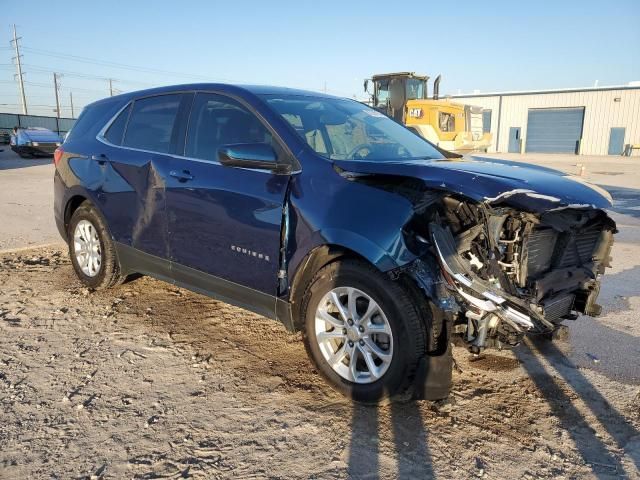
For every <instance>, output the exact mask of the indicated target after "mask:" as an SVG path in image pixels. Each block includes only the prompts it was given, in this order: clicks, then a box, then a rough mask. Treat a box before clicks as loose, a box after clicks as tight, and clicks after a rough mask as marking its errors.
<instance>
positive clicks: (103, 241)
mask: <svg viewBox="0 0 640 480" xmlns="http://www.w3.org/2000/svg"><path fill="white" fill-rule="evenodd" d="M67 238H68V241H69V258H70V259H71V263H72V265H73V269H74V270H75V272H76V275H77V276H78V278H79V279H80V280H81V281H82V283H84V284H85V285H86V286H88V287H91V288H95V289H101V288H108V287H111V286H114V285H117V284H119V283H122V281H123V280H124V278H125V277H124V276H123V275H122V274H121V273H120V272H121V268H120V263H119V261H118V257H117V255H116V251H115V248H114V245H113V241H112V240H111V236H110V235H109V233H108V231H107V228H106V225H105V223H104V221H103V220H102V217H101V216H100V214H99V213H98V212H97V211H96V209H95V208H94V207H93V206H92V205H91V204H90V203H89V202H84V203H82V204H81V205H80V206H79V207H78V208H77V209H76V211H75V212H73V215H72V216H71V221H70V222H69V230H68V232H67Z"/></svg>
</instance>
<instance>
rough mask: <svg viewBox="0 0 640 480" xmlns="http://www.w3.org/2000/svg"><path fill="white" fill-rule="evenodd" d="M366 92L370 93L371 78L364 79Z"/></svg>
mask: <svg viewBox="0 0 640 480" xmlns="http://www.w3.org/2000/svg"><path fill="white" fill-rule="evenodd" d="M364 93H369V79H366V80H365V81H364Z"/></svg>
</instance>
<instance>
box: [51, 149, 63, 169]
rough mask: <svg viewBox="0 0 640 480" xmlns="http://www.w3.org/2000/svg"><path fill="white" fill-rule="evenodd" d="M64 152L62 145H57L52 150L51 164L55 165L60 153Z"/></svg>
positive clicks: (60, 156) (60, 155)
mask: <svg viewBox="0 0 640 480" xmlns="http://www.w3.org/2000/svg"><path fill="white" fill-rule="evenodd" d="M63 154H64V150H63V148H62V147H58V148H56V151H55V152H53V164H54V165H55V166H56V167H57V166H58V162H59V161H60V159H61V158H62V155H63Z"/></svg>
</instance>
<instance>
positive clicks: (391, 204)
mask: <svg viewBox="0 0 640 480" xmlns="http://www.w3.org/2000/svg"><path fill="white" fill-rule="evenodd" d="M54 163H55V167H56V168H55V219H56V223H57V226H58V229H59V231H60V233H61V235H62V236H63V238H64V239H65V240H66V241H67V243H68V245H69V253H70V258H71V262H72V264H73V268H74V270H75V272H76V274H77V275H78V277H79V278H80V280H81V281H82V282H83V283H84V284H85V285H87V286H88V287H90V288H93V289H100V288H106V287H111V286H114V285H117V284H119V283H120V282H122V281H124V280H125V279H126V278H127V276H130V275H132V274H145V275H151V276H154V277H156V278H159V279H162V280H165V281H167V282H170V283H172V284H175V285H178V286H181V287H185V288H188V289H191V290H193V291H195V292H198V293H202V294H205V295H210V296H212V297H214V298H217V299H220V300H222V301H224V302H228V303H230V304H233V305H237V306H240V307H242V308H245V309H248V310H251V311H254V312H257V313H259V314H261V315H264V316H266V317H270V318H273V319H277V320H279V321H281V322H282V323H283V324H284V325H285V327H286V328H287V329H288V330H290V331H301V332H302V337H303V339H304V342H305V346H306V348H307V351H308V354H309V356H310V358H311V360H312V361H313V363H314V364H315V366H316V367H317V369H318V370H319V371H320V372H321V373H322V375H323V376H324V377H325V378H326V379H327V381H328V382H329V383H330V384H331V385H332V386H333V387H334V388H336V389H338V390H339V391H341V392H343V393H344V394H345V395H348V396H350V397H351V398H353V399H355V400H357V401H363V402H377V401H380V400H382V399H384V398H411V397H413V398H427V399H441V398H444V397H446V396H447V395H448V392H449V388H450V383H451V366H452V356H451V337H452V335H457V336H460V337H461V341H462V342H464V343H466V346H467V348H468V349H469V350H470V351H471V352H473V353H479V352H481V351H482V350H484V349H486V348H491V347H496V348H502V347H509V346H514V345H517V344H518V343H519V342H520V341H521V340H522V338H523V336H525V335H528V334H535V335H547V336H548V335H550V334H552V333H553V331H554V330H555V329H557V328H558V327H559V325H560V323H561V322H562V321H563V320H564V319H575V318H577V317H578V316H579V315H580V314H586V315H598V314H599V313H600V306H599V305H598V304H597V303H596V297H597V295H598V291H599V288H600V278H601V274H602V273H603V272H604V269H605V267H607V266H609V261H610V257H609V254H610V250H611V245H612V243H613V234H614V233H615V232H616V226H615V223H614V222H613V221H612V220H611V219H610V218H609V217H608V216H607V213H606V212H605V210H604V209H605V208H607V207H609V206H610V205H611V197H610V196H609V195H608V193H607V192H605V191H604V190H602V189H600V188H598V187H595V186H591V185H589V184H587V183H585V182H584V181H582V180H581V179H578V178H575V177H572V176H569V175H566V174H564V173H561V172H558V171H555V170H551V169H548V168H543V167H539V166H533V165H526V164H523V163H515V162H508V161H504V160H495V159H487V158H475V157H469V156H465V157H461V156H460V155H454V154H451V153H449V152H446V151H443V150H441V149H439V148H438V147H437V146H435V145H432V144H430V143H429V142H427V141H425V140H424V139H422V138H420V137H419V136H417V135H416V134H414V133H412V132H411V131H410V130H407V129H406V128H405V127H404V126H402V125H401V124H399V123H396V122H395V121H394V120H392V119H390V118H388V117H387V116H385V115H384V114H382V113H380V112H379V111H377V110H375V109H372V108H370V107H368V106H366V105H364V104H362V103H359V102H356V101H354V100H349V99H343V98H336V97H332V96H328V95H322V94H318V93H313V92H306V91H299V90H293V89H286V88H272V87H261V86H234V85H223V84H196V85H181V86H174V87H162V88H157V89H152V90H146V91H141V92H134V93H127V94H124V95H119V96H116V97H111V98H107V99H104V100H100V101H98V102H95V103H93V104H91V105H89V106H87V107H86V108H85V109H84V111H83V112H82V114H81V116H80V118H79V119H78V121H77V123H76V125H75V126H74V127H73V129H72V130H71V132H70V133H69V135H68V137H67V138H66V140H65V142H64V144H63V145H62V146H61V147H60V148H59V149H58V150H57V151H56V153H55V156H54ZM176 321H180V320H179V319H176ZM184 321H187V319H184Z"/></svg>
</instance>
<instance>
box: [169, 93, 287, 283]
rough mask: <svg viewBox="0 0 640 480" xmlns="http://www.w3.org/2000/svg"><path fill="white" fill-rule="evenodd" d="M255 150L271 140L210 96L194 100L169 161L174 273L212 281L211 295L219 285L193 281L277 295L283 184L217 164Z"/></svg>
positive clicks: (244, 114)
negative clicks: (177, 151) (250, 146)
mask: <svg viewBox="0 0 640 480" xmlns="http://www.w3.org/2000/svg"><path fill="white" fill-rule="evenodd" d="M261 142H264V143H269V144H272V142H274V140H273V138H272V135H271V133H270V132H269V130H268V129H267V128H266V127H265V126H264V125H263V124H262V123H261V122H260V121H259V120H258V118H257V117H256V116H255V115H254V114H253V113H251V112H250V111H249V110H248V109H247V108H245V107H244V106H243V105H241V104H240V103H239V102H237V101H236V100H234V99H232V98H229V97H226V96H223V95H218V94H213V93H198V94H196V97H195V99H194V103H193V107H192V109H191V114H190V119H189V122H188V130H187V135H186V142H185V146H184V156H181V157H175V158H174V159H173V162H172V168H171V177H170V178H169V181H168V183H167V219H168V226H169V243H170V250H171V260H172V264H175V266H176V267H175V269H176V273H178V272H177V271H178V270H179V269H180V268H181V267H188V268H189V269H193V270H196V271H197V272H192V271H190V270H189V271H187V272H186V273H185V274H186V275H191V277H192V278H196V277H197V278H200V279H201V281H203V282H207V281H211V282H213V284H212V286H213V287H216V285H219V283H216V282H217V280H216V279H215V278H210V277H207V276H202V275H200V273H202V274H205V275H208V276H215V277H218V278H219V279H223V280H227V281H231V282H234V283H235V284H238V285H241V286H244V287H249V288H251V289H253V290H256V291H258V292H262V293H266V294H269V295H275V294H276V289H277V283H278V270H279V258H280V235H281V226H282V209H283V205H284V199H285V193H286V190H287V185H288V182H289V176H288V175H276V174H274V173H272V172H270V171H266V170H265V171H262V170H248V169H241V168H233V167H228V166H223V165H221V164H220V162H219V161H218V156H217V152H218V148H219V147H220V146H222V145H226V144H237V143H261ZM277 150H278V149H276V151H277ZM172 268H173V267H172ZM203 288H204V289H205V290H206V286H204V287H203ZM216 288H217V287H216Z"/></svg>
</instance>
